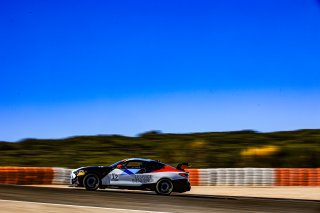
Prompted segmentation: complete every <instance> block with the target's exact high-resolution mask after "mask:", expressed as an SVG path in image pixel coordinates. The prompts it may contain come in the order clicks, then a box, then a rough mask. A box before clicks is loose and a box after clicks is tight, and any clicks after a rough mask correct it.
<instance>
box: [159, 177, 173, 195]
mask: <svg viewBox="0 0 320 213" xmlns="http://www.w3.org/2000/svg"><path fill="white" fill-rule="evenodd" d="M172 190H173V184H172V182H171V180H169V179H161V180H159V181H158V182H157V184H156V187H155V191H156V193H157V194H159V195H170V194H171V192H172Z"/></svg>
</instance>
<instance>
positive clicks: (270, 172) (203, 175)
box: [188, 168, 320, 186]
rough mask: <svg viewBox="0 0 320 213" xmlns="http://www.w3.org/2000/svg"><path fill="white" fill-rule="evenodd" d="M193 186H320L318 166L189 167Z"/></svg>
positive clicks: (319, 169)
mask: <svg viewBox="0 0 320 213" xmlns="http://www.w3.org/2000/svg"><path fill="white" fill-rule="evenodd" d="M188 171H189V173H190V183H191V185H193V186H320V168H217V169H189V170H188Z"/></svg>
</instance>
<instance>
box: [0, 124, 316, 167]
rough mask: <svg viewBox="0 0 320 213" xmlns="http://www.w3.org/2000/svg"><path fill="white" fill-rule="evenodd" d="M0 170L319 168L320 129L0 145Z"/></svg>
mask: <svg viewBox="0 0 320 213" xmlns="http://www.w3.org/2000/svg"><path fill="white" fill-rule="evenodd" d="M0 150H1V155H0V166H54V167H68V168H75V167H79V166H85V165H108V164H111V163H113V162H115V161H117V160H119V159H123V158H129V157H145V158H152V159H158V160H160V161H163V162H166V163H170V164H176V163H178V162H185V161H186V162H190V163H191V165H192V166H193V167H203V168H206V167H207V168H208V167H211V168H215V167H320V129H318V130H297V131H286V132H273V133H259V132H254V131H250V130H248V131H236V132H206V133H190V134H165V133H159V132H155V131H152V132H147V133H144V134H141V135H139V136H137V137H125V136H120V135H98V136H77V137H70V138H66V139H60V140H40V139H25V140H23V141H20V142H0Z"/></svg>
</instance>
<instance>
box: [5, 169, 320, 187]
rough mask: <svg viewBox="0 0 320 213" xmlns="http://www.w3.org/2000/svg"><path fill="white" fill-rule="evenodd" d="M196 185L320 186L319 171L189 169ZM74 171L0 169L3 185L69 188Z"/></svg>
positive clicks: (192, 181)
mask: <svg viewBox="0 0 320 213" xmlns="http://www.w3.org/2000/svg"><path fill="white" fill-rule="evenodd" d="M187 171H188V172H189V174H190V183H191V185H193V186H320V168H217V169H188V170H187ZM70 172H71V169H66V168H44V167H0V184H18V185H41V184H43V185H46V184H47V185H49V184H53V185H59V184H63V185H67V184H69V180H70Z"/></svg>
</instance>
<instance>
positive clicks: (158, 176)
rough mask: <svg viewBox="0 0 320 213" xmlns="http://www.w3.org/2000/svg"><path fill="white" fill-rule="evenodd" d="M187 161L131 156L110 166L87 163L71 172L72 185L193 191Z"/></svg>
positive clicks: (161, 190) (163, 193)
mask: <svg viewBox="0 0 320 213" xmlns="http://www.w3.org/2000/svg"><path fill="white" fill-rule="evenodd" d="M187 166H188V163H181V164H179V165H178V166H177V167H176V168H174V167H172V166H170V165H167V164H164V163H162V162H160V161H157V160H151V159H144V158H130V159H124V160H120V161H118V162H116V163H114V164H112V165H110V166H88V167H81V168H78V169H75V170H73V171H72V172H71V184H72V185H73V186H78V187H85V188H86V189H87V190H90V191H94V190H97V189H98V188H100V189H105V188H120V189H138V190H152V191H155V192H156V193H157V194H161V195H170V194H171V192H186V191H190V189H191V186H190V182H189V173H188V172H186V171H184V169H185V168H186V167H187Z"/></svg>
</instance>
